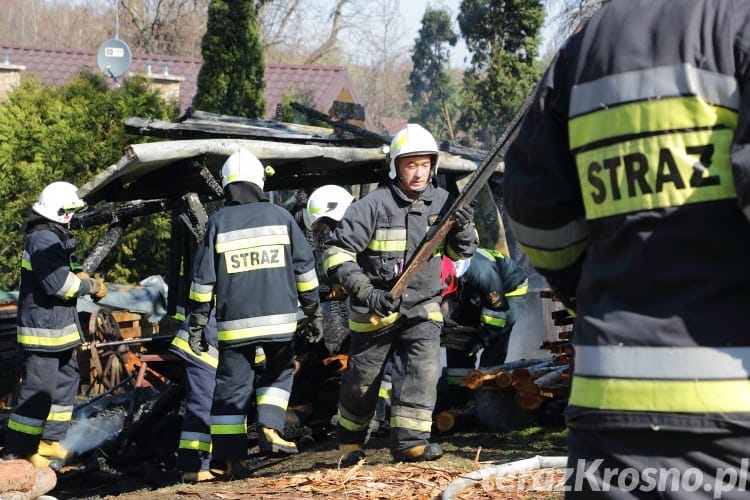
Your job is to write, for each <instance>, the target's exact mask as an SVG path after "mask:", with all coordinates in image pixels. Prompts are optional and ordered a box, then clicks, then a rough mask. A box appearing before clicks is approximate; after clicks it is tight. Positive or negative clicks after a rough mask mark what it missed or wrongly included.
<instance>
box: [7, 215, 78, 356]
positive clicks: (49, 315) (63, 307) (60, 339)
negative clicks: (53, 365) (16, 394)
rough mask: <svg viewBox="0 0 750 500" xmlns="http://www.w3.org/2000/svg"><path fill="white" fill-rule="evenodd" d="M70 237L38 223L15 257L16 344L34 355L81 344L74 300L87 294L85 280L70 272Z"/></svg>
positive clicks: (72, 266)
mask: <svg viewBox="0 0 750 500" xmlns="http://www.w3.org/2000/svg"><path fill="white" fill-rule="evenodd" d="M74 251H75V238H74V237H73V233H72V232H71V231H70V230H68V229H66V228H65V227H63V226H62V225H60V224H56V223H53V222H49V221H46V220H45V221H39V220H37V223H36V224H33V225H31V226H30V227H29V230H28V232H27V236H26V242H25V244H24V248H23V257H22V259H21V287H20V290H19V295H18V318H17V340H18V345H19V346H20V347H21V348H23V349H25V350H27V351H35V352H60V351H65V350H68V349H73V348H74V347H76V346H77V345H79V344H81V343H82V335H81V328H80V324H79V320H78V312H77V310H76V302H77V298H78V297H80V296H81V295H86V294H88V293H89V292H90V285H89V282H88V280H81V279H79V278H78V276H76V275H75V274H74V273H73V271H72V269H76V266H75V264H74V263H73V257H74V256H73V254H74Z"/></svg>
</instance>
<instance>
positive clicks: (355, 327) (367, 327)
mask: <svg viewBox="0 0 750 500" xmlns="http://www.w3.org/2000/svg"><path fill="white" fill-rule="evenodd" d="M400 317H401V313H399V312H393V313H391V314H389V315H388V316H386V317H385V318H380V321H378V322H377V323H375V324H374V325H373V324H372V323H370V322H369V321H368V322H366V323H360V322H358V321H354V320H353V319H351V318H349V329H350V330H351V331H353V332H357V333H368V332H374V331H377V330H380V329H381V328H385V327H386V326H388V325H390V324H392V323H395V322H396V321H397V320H398V319H399V318H400Z"/></svg>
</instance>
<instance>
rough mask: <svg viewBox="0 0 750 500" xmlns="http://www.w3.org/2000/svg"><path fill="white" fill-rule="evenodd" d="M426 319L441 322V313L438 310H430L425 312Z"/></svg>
mask: <svg viewBox="0 0 750 500" xmlns="http://www.w3.org/2000/svg"><path fill="white" fill-rule="evenodd" d="M427 319H428V320H429V321H434V322H436V323H442V322H443V313H441V312H440V311H432V312H428V313H427Z"/></svg>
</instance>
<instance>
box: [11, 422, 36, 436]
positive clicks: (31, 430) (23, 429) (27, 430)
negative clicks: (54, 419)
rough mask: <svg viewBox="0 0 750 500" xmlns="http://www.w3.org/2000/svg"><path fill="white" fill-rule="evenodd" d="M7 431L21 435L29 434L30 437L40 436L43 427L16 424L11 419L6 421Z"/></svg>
mask: <svg viewBox="0 0 750 500" xmlns="http://www.w3.org/2000/svg"><path fill="white" fill-rule="evenodd" d="M8 429H11V430H14V431H16V432H20V433H23V434H29V435H31V436H41V435H42V434H43V433H44V427H36V426H34V425H27V424H22V423H20V422H16V421H15V420H13V419H10V420H8Z"/></svg>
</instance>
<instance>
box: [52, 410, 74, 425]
mask: <svg viewBox="0 0 750 500" xmlns="http://www.w3.org/2000/svg"><path fill="white" fill-rule="evenodd" d="M72 418H73V410H68V411H60V412H52V411H50V412H49V415H47V421H49V422H70V420H71V419H72Z"/></svg>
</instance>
